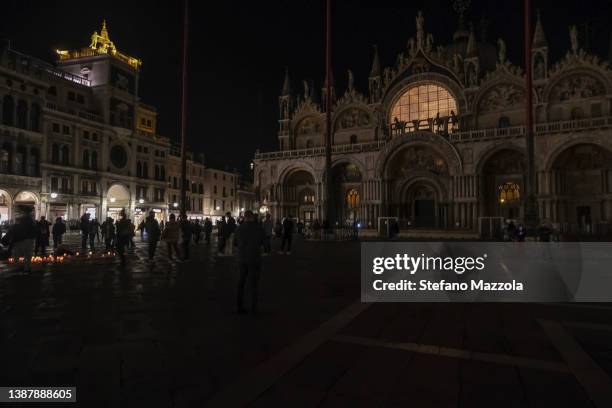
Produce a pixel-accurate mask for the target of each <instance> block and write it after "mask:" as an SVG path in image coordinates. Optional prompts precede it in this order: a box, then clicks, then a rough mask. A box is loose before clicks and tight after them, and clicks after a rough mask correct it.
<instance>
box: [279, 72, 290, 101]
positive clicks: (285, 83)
mask: <svg viewBox="0 0 612 408" xmlns="http://www.w3.org/2000/svg"><path fill="white" fill-rule="evenodd" d="M289 93H291V81H290V80H289V67H285V80H284V81H283V90H282V92H281V95H289Z"/></svg>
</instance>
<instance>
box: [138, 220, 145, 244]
mask: <svg viewBox="0 0 612 408" xmlns="http://www.w3.org/2000/svg"><path fill="white" fill-rule="evenodd" d="M138 231H140V242H144V233H145V220H142V221H140V224H138Z"/></svg>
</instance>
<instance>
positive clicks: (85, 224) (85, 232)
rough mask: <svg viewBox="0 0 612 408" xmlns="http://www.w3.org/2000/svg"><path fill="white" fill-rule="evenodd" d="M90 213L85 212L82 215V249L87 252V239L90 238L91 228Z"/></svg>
mask: <svg viewBox="0 0 612 408" xmlns="http://www.w3.org/2000/svg"><path fill="white" fill-rule="evenodd" d="M89 217H90V215H89V213H84V214H83V215H82V216H81V251H83V253H85V252H87V240H88V239H89V230H90V228H91V224H90V222H89Z"/></svg>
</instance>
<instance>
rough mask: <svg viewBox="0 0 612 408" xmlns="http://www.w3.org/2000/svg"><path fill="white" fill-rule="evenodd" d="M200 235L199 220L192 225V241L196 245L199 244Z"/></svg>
mask: <svg viewBox="0 0 612 408" xmlns="http://www.w3.org/2000/svg"><path fill="white" fill-rule="evenodd" d="M201 235H202V226H201V225H200V220H196V221H195V224H193V240H194V242H195V244H196V245H198V244H199V243H200V236H201Z"/></svg>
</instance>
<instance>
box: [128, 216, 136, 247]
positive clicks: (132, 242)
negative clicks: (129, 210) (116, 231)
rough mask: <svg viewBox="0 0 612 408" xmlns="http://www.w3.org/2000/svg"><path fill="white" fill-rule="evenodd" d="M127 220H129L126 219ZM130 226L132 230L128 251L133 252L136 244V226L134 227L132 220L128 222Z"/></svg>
mask: <svg viewBox="0 0 612 408" xmlns="http://www.w3.org/2000/svg"><path fill="white" fill-rule="evenodd" d="M128 220H129V218H128ZM130 226H131V228H132V233H131V234H130V241H129V244H130V249H132V250H134V249H136V243H135V242H134V237H135V236H136V225H134V223H133V222H132V220H130Z"/></svg>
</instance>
